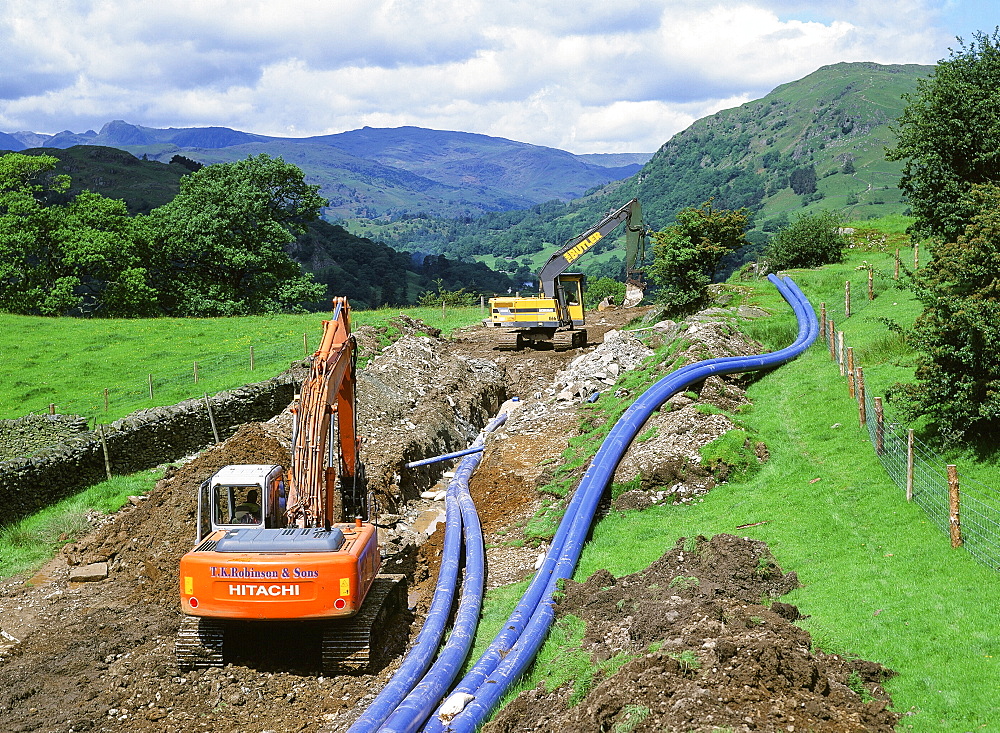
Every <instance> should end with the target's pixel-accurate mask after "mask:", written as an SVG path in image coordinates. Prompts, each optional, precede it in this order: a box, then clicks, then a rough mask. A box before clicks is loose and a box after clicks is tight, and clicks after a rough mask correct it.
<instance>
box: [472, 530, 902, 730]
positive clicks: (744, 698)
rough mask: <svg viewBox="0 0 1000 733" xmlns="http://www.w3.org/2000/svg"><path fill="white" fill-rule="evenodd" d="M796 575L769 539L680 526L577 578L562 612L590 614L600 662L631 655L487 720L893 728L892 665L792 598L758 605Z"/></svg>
mask: <svg viewBox="0 0 1000 733" xmlns="http://www.w3.org/2000/svg"><path fill="white" fill-rule="evenodd" d="M797 583H798V581H797V579H796V577H795V574H794V573H787V574H785V573H783V572H782V571H781V569H780V568H779V567H778V566H777V564H776V563H775V562H774V559H773V558H772V557H771V554H770V552H769V551H768V549H767V546H766V545H765V544H764V543H762V542H759V541H754V540H748V539H740V538H737V537H733V536H730V535H716V536H715V537H713V538H711V539H710V540H709V539H706V538H704V537H698V538H697V539H696V540H694V541H686V540H684V539H681V540H679V541H678V543H677V545H676V546H675V547H674V548H673V549H672V550H670V551H668V552H667V553H666V554H665V555H664V556H663V557H661V558H660V559H659V560H657V561H656V562H654V563H653V564H652V565H650V566H649V567H648V568H646V569H645V570H643V571H641V572H638V573H635V574H633V575H627V576H625V577H623V578H615V577H614V576H612V575H611V574H610V573H608V572H607V571H598V572H597V573H595V574H594V575H592V576H591V577H590V578H589V579H588V580H587V581H586V582H584V583H575V582H573V581H569V582H567V583H566V587H565V595H564V596H563V597H562V598H561V599H560V600H559V601H558V604H557V613H558V615H559V617H565V616H567V615H575V616H578V617H580V618H582V619H583V620H584V621H585V622H586V635H585V638H584V642H583V648H584V649H585V650H586V651H587V652H589V653H590V655H591V658H592V660H593V663H594V666H595V668H598V667H599V665H601V663H603V662H606V661H607V660H617V661H624V660H626V659H627V660H628V661H625V663H624V666H622V667H621V668H620V669H618V671H617V672H614V673H613V674H609V675H608V676H607V677H605V678H603V679H600V678H599V676H600V675H599V673H598V674H597V675H595V679H594V680H593V681H592V683H591V685H590V688H589V690H586V687H585V688H584V689H585V690H586V694H585V695H583V697H582V699H581V700H580V701H579V702H578V703H577V704H575V705H572V706H570V705H569V704H568V702H569V699H570V698H571V697H572V696H573V695H574V691H573V690H570V689H569V685H566V686H564V687H563V688H560V689H557V690H553V691H551V692H548V691H546V690H545V688H544V686H539V687H538V688H536V689H534V690H530V691H528V692H524V693H522V694H521V695H519V696H518V697H517V698H516V699H515V700H514V701H513V702H512V703H510V704H509V705H508V706H507V707H506V708H504V709H503V710H502V711H501V712H500V714H499V715H498V716H497V717H496V719H495V720H494V721H493V722H491V723H490V724H489V725H487V726H486V727H485V728H484V732H485V733H514V731H517V732H518V733H526V732H528V731H539V732H540V731H560V732H561V733H562V732H566V733H570V732H573V731H580V732H581V733H584V732H585V733H590V732H592V731H598V730H608V731H610V730H621V731H625V730H628V731H636V732H637V733H638V732H640V731H716V730H720V729H721V730H733V731H758V730H761V731H796V730H800V731H805V730H809V731H830V732H831V733H832V732H833V731H836V732H837V733H842V732H844V731H885V732H886V733H888V732H889V731H892V730H893V728H894V726H895V723H896V721H897V720H898V718H899V716H898V715H896V714H895V713H892V712H890V711H888V710H886V705H887V702H888V698H887V696H886V694H885V691H884V690H883V689H882V687H881V684H880V683H881V682H882V681H884V680H885V679H887V678H889V677H890V676H892V672H890V671H889V670H887V669H885V668H884V667H881V666H880V665H877V664H873V663H870V662H862V661H848V660H845V659H843V658H841V657H838V656H834V655H827V654H824V653H822V652H817V651H812V650H811V640H810V637H809V634H808V633H807V632H805V631H804V630H802V629H800V628H799V627H797V626H795V625H794V624H792V623H791V621H792V620H794V619H796V618H798V610H797V609H796V608H795V607H794V606H791V605H789V604H783V603H780V602H775V603H771V604H770V607H767V606H762V605H760V599H761V598H768V599H773V598H776V597H778V596H780V595H782V594H784V593H786V592H787V591H789V590H791V589H792V588H794V587H795V586H796V585H797ZM577 695H579V693H577Z"/></svg>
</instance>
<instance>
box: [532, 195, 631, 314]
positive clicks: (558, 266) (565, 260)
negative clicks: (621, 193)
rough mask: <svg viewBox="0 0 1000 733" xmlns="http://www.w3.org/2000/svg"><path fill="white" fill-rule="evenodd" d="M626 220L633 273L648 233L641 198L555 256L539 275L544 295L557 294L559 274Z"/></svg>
mask: <svg viewBox="0 0 1000 733" xmlns="http://www.w3.org/2000/svg"><path fill="white" fill-rule="evenodd" d="M623 223H624V224H625V225H626V247H625V253H626V255H625V257H626V266H627V267H626V269H627V270H629V271H630V272H631V269H632V266H633V265H634V264H635V259H636V256H637V254H638V252H639V247H640V245H641V244H642V239H643V237H644V236H645V228H644V227H643V225H642V207H641V206H640V205H639V199H632V200H631V201H629V202H628V203H627V204H625V205H624V206H623V207H621V208H620V209H618V211H615V212H613V213H611V214H608V215H607V216H606V217H604V219H602V220H601V221H600V222H598V223H597V224H596V225H595V226H593V227H591V228H590V229H588V230H587V231H586V232H584V233H583V234H581V235H580V236H578V237H575V238H574V239H571V240H570V241H569V242H568V243H567V244H566V245H565V246H564V247H563V248H562V249H560V250H559V251H558V252H556V253H555V254H554V255H552V257H550V258H549V261H548V262H546V263H545V265H544V266H543V267H542V271H541V272H540V273H539V275H538V279H539V285H540V288H541V291H542V294H543V295H544V296H545V297H546V298H554V297H556V279H557V278H558V277H559V275H560V274H561V273H563V272H564V271H565V270H566V268H568V267H569V266H570V265H572V264H573V263H574V262H576V260H577V259H579V257H580V256H581V255H583V254H585V253H586V252H588V251H590V249H591V248H593V246H594V245H595V244H597V243H598V242H600V241H601V240H602V239H603V238H604V237H606V236H608V235H609V234H611V232H613V231H614V230H615V229H617V228H618V227H619V226H621V225H622V224H623Z"/></svg>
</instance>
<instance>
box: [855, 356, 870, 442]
mask: <svg viewBox="0 0 1000 733" xmlns="http://www.w3.org/2000/svg"><path fill="white" fill-rule="evenodd" d="M857 372H858V374H857V377H856V378H855V380H854V382H855V391H856V392H857V393H858V424H859V426H860V427H862V428H863V427H864V426H865V425H867V424H868V404H867V403H866V402H865V372H864V370H863V369H862V368H861V367H858V369H857Z"/></svg>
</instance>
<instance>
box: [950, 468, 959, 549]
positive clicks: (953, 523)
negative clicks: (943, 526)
mask: <svg viewBox="0 0 1000 733" xmlns="http://www.w3.org/2000/svg"><path fill="white" fill-rule="evenodd" d="M960 504H961V501H960V499H959V494H958V467H957V466H953V465H951V464H949V465H948V530H949V534H951V546H952V547H961V546H962V523H961V521H960V519H959V506H960Z"/></svg>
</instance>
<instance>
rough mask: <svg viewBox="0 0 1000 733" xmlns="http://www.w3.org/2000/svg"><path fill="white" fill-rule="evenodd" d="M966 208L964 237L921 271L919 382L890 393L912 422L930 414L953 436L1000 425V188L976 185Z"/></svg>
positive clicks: (917, 279) (916, 339)
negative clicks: (970, 215)
mask: <svg viewBox="0 0 1000 733" xmlns="http://www.w3.org/2000/svg"><path fill="white" fill-rule="evenodd" d="M963 205H964V206H965V207H966V208H967V210H968V211H971V212H972V218H971V222H970V224H969V226H968V227H967V228H966V229H965V232H964V234H962V235H961V236H959V237H958V238H957V241H956V242H953V243H952V242H946V243H943V244H939V245H938V246H937V247H936V248H935V251H934V263H933V266H928V267H924V268H923V269H921V270H919V271H917V272H916V273H915V274H914V278H913V280H914V293H915V294H916V295H917V297H918V298H919V300H920V302H921V303H922V304H923V306H924V311H923V313H922V314H921V315H920V316H919V317H918V318H917V320H916V322H915V324H914V327H913V331H912V332H911V333H910V334H909V339H910V341H911V344H912V345H913V346H914V347H915V348H916V349H918V351H919V354H920V356H919V362H918V367H917V371H916V378H917V382H916V384H907V385H896V387H895V388H894V389H893V390H892V391H891V392H890V398H891V399H892V400H893V401H894V402H896V403H897V404H898V405H899V406H901V407H902V408H903V411H904V412H905V413H906V415H907V416H908V417H910V418H911V419H912V418H915V417H918V416H921V415H926V416H928V417H930V418H931V419H932V420H933V423H934V426H935V428H936V430H937V431H938V433H939V434H940V435H941V436H942V437H944V438H951V439H957V438H960V437H963V436H964V437H966V438H979V437H990V436H993V435H995V433H996V430H997V429H998V428H1000V187H998V186H996V185H993V184H985V185H979V186H974V187H973V189H972V190H971V192H970V193H969V194H968V195H967V196H966V197H965V200H964V201H963Z"/></svg>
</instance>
